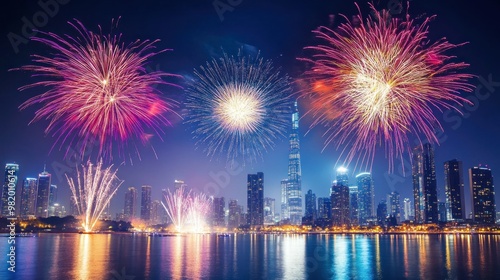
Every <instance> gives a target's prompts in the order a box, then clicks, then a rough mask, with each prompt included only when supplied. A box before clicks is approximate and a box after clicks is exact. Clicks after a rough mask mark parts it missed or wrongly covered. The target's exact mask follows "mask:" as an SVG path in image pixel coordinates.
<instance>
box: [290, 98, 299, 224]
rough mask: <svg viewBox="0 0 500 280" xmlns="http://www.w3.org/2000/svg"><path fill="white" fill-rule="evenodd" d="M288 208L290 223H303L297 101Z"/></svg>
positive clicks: (293, 117)
mask: <svg viewBox="0 0 500 280" xmlns="http://www.w3.org/2000/svg"><path fill="white" fill-rule="evenodd" d="M287 204H288V205H287V206H288V215H289V218H290V223H291V224H294V225H300V224H301V222H302V171H301V164H300V142H299V110H298V105H297V101H295V104H294V112H293V114H292V132H291V133H290V150H289V154H288V179H287Z"/></svg>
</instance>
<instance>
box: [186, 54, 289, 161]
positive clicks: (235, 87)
mask: <svg viewBox="0 0 500 280" xmlns="http://www.w3.org/2000/svg"><path fill="white" fill-rule="evenodd" d="M194 74H195V76H196V78H195V79H193V80H191V81H190V84H189V86H188V88H187V99H186V107H187V109H188V110H189V113H188V114H187V116H186V122H187V123H189V124H192V125H193V126H194V127H195V129H194V131H193V134H194V137H195V139H197V144H198V145H202V144H204V145H206V150H205V151H206V153H207V154H208V155H209V156H214V155H216V154H218V153H220V154H224V153H226V154H227V159H228V160H231V159H235V158H238V157H241V158H243V160H245V159H248V160H249V161H253V160H254V159H255V158H256V157H262V155H263V152H264V151H267V150H268V149H269V148H271V147H273V145H274V141H275V140H276V139H278V138H280V137H282V136H284V134H285V132H286V130H287V128H288V119H289V114H291V111H290V105H291V101H290V100H289V95H290V91H291V88H290V84H289V81H288V77H287V76H285V75H281V73H280V72H279V71H278V70H276V69H275V68H274V67H273V65H272V62H271V61H270V60H266V61H264V60H263V59H262V58H260V57H259V55H257V56H256V57H250V56H249V57H243V56H242V55H241V53H240V54H238V56H237V57H233V56H229V55H228V54H226V53H224V55H223V56H222V57H221V58H219V59H218V60H216V59H213V60H212V62H211V63H210V62H207V63H206V65H205V66H201V67H200V69H196V70H195V71H194Z"/></svg>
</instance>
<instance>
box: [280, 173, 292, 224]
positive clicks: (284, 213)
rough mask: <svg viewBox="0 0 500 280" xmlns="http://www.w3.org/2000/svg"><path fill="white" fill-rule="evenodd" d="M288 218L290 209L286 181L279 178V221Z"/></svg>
mask: <svg viewBox="0 0 500 280" xmlns="http://www.w3.org/2000/svg"><path fill="white" fill-rule="evenodd" d="M286 220H290V209H289V207H288V181H287V179H283V180H281V221H286Z"/></svg>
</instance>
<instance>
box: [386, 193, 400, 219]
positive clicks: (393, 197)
mask: <svg viewBox="0 0 500 280" xmlns="http://www.w3.org/2000/svg"><path fill="white" fill-rule="evenodd" d="M387 214H388V215H392V216H393V217H394V218H396V222H397V223H398V224H399V223H400V222H401V204H400V197H399V193H398V192H397V191H393V192H391V193H390V194H388V195H387Z"/></svg>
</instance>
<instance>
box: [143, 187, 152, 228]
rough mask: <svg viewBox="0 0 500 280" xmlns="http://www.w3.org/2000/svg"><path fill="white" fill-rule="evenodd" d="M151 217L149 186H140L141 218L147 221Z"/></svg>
mask: <svg viewBox="0 0 500 280" xmlns="http://www.w3.org/2000/svg"><path fill="white" fill-rule="evenodd" d="M150 219H151V186H148V185H144V186H142V187H141V220H143V221H149V220H150Z"/></svg>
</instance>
